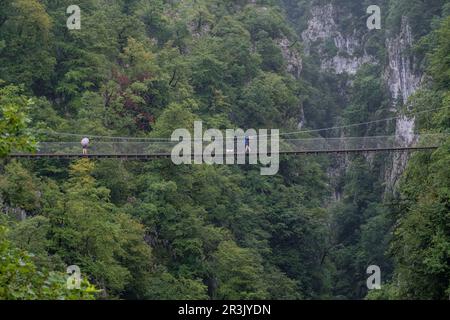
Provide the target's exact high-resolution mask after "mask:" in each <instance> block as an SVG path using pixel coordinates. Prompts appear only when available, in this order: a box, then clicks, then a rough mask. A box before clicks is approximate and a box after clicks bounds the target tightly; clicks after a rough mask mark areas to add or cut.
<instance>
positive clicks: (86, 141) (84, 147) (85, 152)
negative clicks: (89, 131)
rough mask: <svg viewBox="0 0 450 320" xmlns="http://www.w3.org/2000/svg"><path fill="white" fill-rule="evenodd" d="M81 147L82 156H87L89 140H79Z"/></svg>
mask: <svg viewBox="0 0 450 320" xmlns="http://www.w3.org/2000/svg"><path fill="white" fill-rule="evenodd" d="M81 146H82V147H83V155H87V153H88V152H87V149H88V146H89V138H83V139H81Z"/></svg>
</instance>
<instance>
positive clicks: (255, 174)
mask: <svg viewBox="0 0 450 320" xmlns="http://www.w3.org/2000/svg"><path fill="white" fill-rule="evenodd" d="M73 2H74V1H72V0H70V1H68V0H67V1H66V0H3V1H0V299H448V297H449V296H450V140H449V139H447V141H445V143H443V145H442V146H441V147H440V148H438V149H437V150H433V151H427V152H417V153H414V154H412V155H411V157H410V159H409V161H408V164H407V166H406V168H405V170H404V172H403V174H402V175H401V176H400V177H399V181H398V183H396V184H395V187H394V188H393V190H391V189H390V188H388V187H387V186H386V184H387V183H386V172H389V171H390V170H391V167H392V164H391V162H392V161H391V160H392V159H391V158H390V157H391V155H389V154H385V153H377V154H374V155H371V156H367V155H364V154H362V155H357V154H355V155H329V156H328V155H319V156H301V157H298V156H283V157H281V158H280V170H279V173H278V174H277V175H275V176H261V175H260V171H259V167H258V166H253V165H240V166H238V165H235V166H228V165H227V166H218V165H217V166H216V165H214V166H210V165H192V166H190V165H181V166H175V165H174V164H172V162H171V161H170V160H157V161H126V160H117V159H110V160H91V159H80V160H77V161H72V160H67V159H34V160H14V159H11V158H8V157H7V155H8V154H10V153H11V152H12V151H14V150H28V151H33V150H35V149H36V148H38V147H39V142H41V141H49V140H51V139H53V140H52V141H58V140H55V139H65V140H64V141H72V140H74V139H75V140H74V141H79V140H80V139H81V138H82V137H83V136H84V135H87V136H93V137H95V136H110V137H141V138H144V137H145V138H167V137H170V135H171V134H172V132H173V130H175V129H177V128H192V126H193V122H194V121H195V120H202V121H203V122H204V124H205V126H208V127H210V128H218V129H223V130H225V129H227V128H237V127H240V128H280V130H281V131H282V132H283V131H284V132H289V131H298V130H299V127H300V128H303V129H317V128H327V127H332V126H337V125H349V124H354V123H361V122H365V121H372V120H377V119H384V118H389V117H395V116H396V115H398V114H403V113H405V114H408V113H411V114H414V112H416V116H415V130H416V132H418V133H450V92H449V86H450V4H449V3H448V1H444V0H442V1H438V0H433V1H421V0H389V1H388V0H385V1H374V2H376V3H378V4H379V5H380V6H381V7H382V9H383V10H382V17H383V20H382V21H383V29H382V30H381V31H373V32H371V33H369V34H368V36H364V37H363V38H364V39H365V43H366V49H367V51H368V52H371V53H372V55H373V56H374V57H377V59H379V63H366V64H363V65H362V66H361V67H360V68H359V69H358V71H357V72H356V73H355V74H334V73H331V72H327V71H325V70H322V68H321V67H320V64H321V60H320V59H321V57H320V56H319V55H318V54H309V55H307V54H305V53H304V52H305V50H304V49H305V47H306V45H305V44H304V43H303V42H304V41H302V37H301V34H302V32H304V30H305V29H306V28H307V26H308V19H309V18H310V17H309V16H308V15H309V13H308V12H310V10H311V8H312V7H313V6H316V5H320V4H323V3H332V4H333V5H335V6H337V7H339V8H342V10H346V12H351V13H352V14H353V16H352V17H356V18H355V19H353V20H349V19H346V17H347V16H346V15H342V16H341V20H342V21H339V24H340V26H342V28H344V29H345V28H347V29H349V30H351V29H353V28H355V29H356V30H359V29H358V28H362V29H364V28H365V31H367V27H366V26H365V21H366V18H367V15H366V8H367V6H369V5H370V4H372V3H371V2H372V1H357V0H342V1H338V0H335V1H328V2H327V1H314V0H256V1H247V0H184V1H182V0H179V1H177V0H151V1H150V0H128V1H126V0H114V1H107V0H78V1H76V2H77V3H76V4H77V5H78V6H79V7H80V8H81V29H79V30H69V29H68V27H67V25H66V22H67V19H68V17H69V15H70V14H67V12H66V10H67V7H69V6H70V5H72V4H74V3H73ZM369 2H370V3H369ZM404 16H405V17H407V18H408V19H410V21H411V26H412V33H413V35H414V37H415V39H416V40H415V42H414V47H413V48H412V50H411V51H412V52H411V53H410V54H411V55H414V56H415V57H417V58H416V59H415V60H414V63H415V64H416V67H417V69H418V70H420V71H421V73H422V74H423V77H422V82H421V85H420V88H418V89H417V90H416V91H415V92H414V94H413V95H412V96H411V97H410V98H409V100H408V103H403V102H401V101H397V102H395V105H396V108H392V102H393V101H392V100H394V99H393V98H392V96H391V94H390V92H389V90H388V89H387V87H386V83H385V82H384V80H383V78H384V77H385V72H384V67H385V66H384V64H385V63H386V48H385V45H386V39H387V38H388V37H389V36H391V35H395V34H397V33H398V32H399V29H400V28H401V24H402V17H404ZM286 44H287V45H286ZM311 50H312V49H311ZM337 50H338V49H337V48H336V47H334V45H333V43H330V44H329V45H327V46H326V48H325V49H324V50H323V52H322V53H323V54H324V55H334V54H335V53H336V51H337ZM311 52H313V51H311ZM430 109H433V110H436V111H432V112H420V111H424V110H430ZM394 130H395V128H394V125H393V124H392V122H386V123H385V122H382V123H378V124H376V125H371V126H355V127H350V128H349V129H348V130H342V131H339V130H334V131H326V132H310V133H302V134H301V135H300V136H302V137H309V136H318V135H319V134H320V135H324V136H336V135H337V136H340V135H347V136H369V135H372V136H374V135H378V136H381V135H388V134H393V133H394ZM70 134H78V135H79V136H71V135H70ZM93 141H95V138H93ZM336 193H338V194H339V196H337V197H335V196H333V195H334V194H336ZM70 265H77V266H79V267H80V270H81V275H82V279H83V280H82V283H81V287H80V288H79V289H69V288H67V286H66V279H67V274H66V269H67V267H68V266H70ZM370 265H378V266H380V268H381V271H382V288H381V290H373V291H370V292H368V290H367V287H366V279H367V277H368V275H367V274H366V269H367V267H368V266H370Z"/></svg>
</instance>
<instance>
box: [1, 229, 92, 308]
mask: <svg viewBox="0 0 450 320" xmlns="http://www.w3.org/2000/svg"><path fill="white" fill-rule="evenodd" d="M5 235H6V230H5V228H4V227H2V226H0V256H1V257H2V259H0V300H34V299H39V300H53V299H58V300H91V299H94V298H95V295H96V293H97V292H98V291H97V290H96V289H95V287H94V286H92V285H91V284H90V283H89V282H88V281H87V280H86V279H83V281H82V282H81V287H80V289H73V290H70V289H68V288H67V281H66V279H67V276H64V274H62V273H60V272H48V271H45V270H39V269H38V268H36V266H35V265H34V263H33V262H32V257H33V256H32V255H31V254H29V253H28V252H26V251H22V250H20V249H18V248H15V247H13V246H12V245H11V243H10V242H9V241H8V240H6V239H5Z"/></svg>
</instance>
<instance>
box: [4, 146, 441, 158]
mask: <svg viewBox="0 0 450 320" xmlns="http://www.w3.org/2000/svg"><path fill="white" fill-rule="evenodd" d="M434 149H437V147H409V148H408V147H405V148H380V149H370V148H368V149H341V150H305V151H281V152H279V153H278V154H279V155H319V154H349V153H367V152H370V153H371V152H415V151H427V150H434ZM232 155H234V156H235V157H237V156H239V155H240V154H236V153H235V154H232ZM248 155H249V154H246V156H248ZM170 157H171V154H170V153H155V154H132V153H128V154H117V153H116V154H112V153H111V154H106V153H105V154H100V153H99V154H87V155H83V154H74V153H70V154H69V153H67V154H63V153H60V154H55V153H16V154H15V153H13V154H10V155H9V156H8V158H19V159H39V158H43V159H77V158H88V159H147V160H152V159H167V158H170ZM192 157H194V155H193V156H192Z"/></svg>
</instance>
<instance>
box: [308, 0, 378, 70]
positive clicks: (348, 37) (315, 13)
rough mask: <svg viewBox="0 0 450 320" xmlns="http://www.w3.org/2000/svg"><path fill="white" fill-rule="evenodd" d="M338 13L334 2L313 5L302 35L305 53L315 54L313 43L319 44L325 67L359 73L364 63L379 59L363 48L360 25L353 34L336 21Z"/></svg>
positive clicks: (323, 66) (316, 46) (317, 48)
mask: <svg viewBox="0 0 450 320" xmlns="http://www.w3.org/2000/svg"><path fill="white" fill-rule="evenodd" d="M338 14H339V13H338V11H337V10H336V9H335V7H334V6H333V5H332V4H327V5H323V6H314V7H312V9H311V18H310V19H309V20H308V28H307V29H306V30H305V31H304V32H302V35H301V36H302V39H303V43H304V45H305V53H306V54H311V49H312V47H315V48H314V49H316V50H317V53H318V54H319V56H320V57H321V62H322V65H321V66H322V70H333V71H334V72H335V73H337V74H342V73H348V74H355V73H356V72H357V71H358V69H359V67H360V66H361V65H363V64H364V63H375V62H376V61H375V59H374V58H373V57H371V56H370V55H368V54H367V53H366V52H365V51H364V50H361V49H362V48H363V46H362V43H361V38H360V35H359V33H358V32H357V30H356V29H353V31H352V32H351V33H350V34H346V33H344V32H342V31H340V27H339V25H338V24H337V23H336V22H335V20H336V19H335V17H336V15H338ZM347 15H348V17H346V18H349V19H351V18H352V17H351V14H347ZM330 47H331V48H330ZM330 51H331V52H330ZM361 51H362V52H361Z"/></svg>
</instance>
